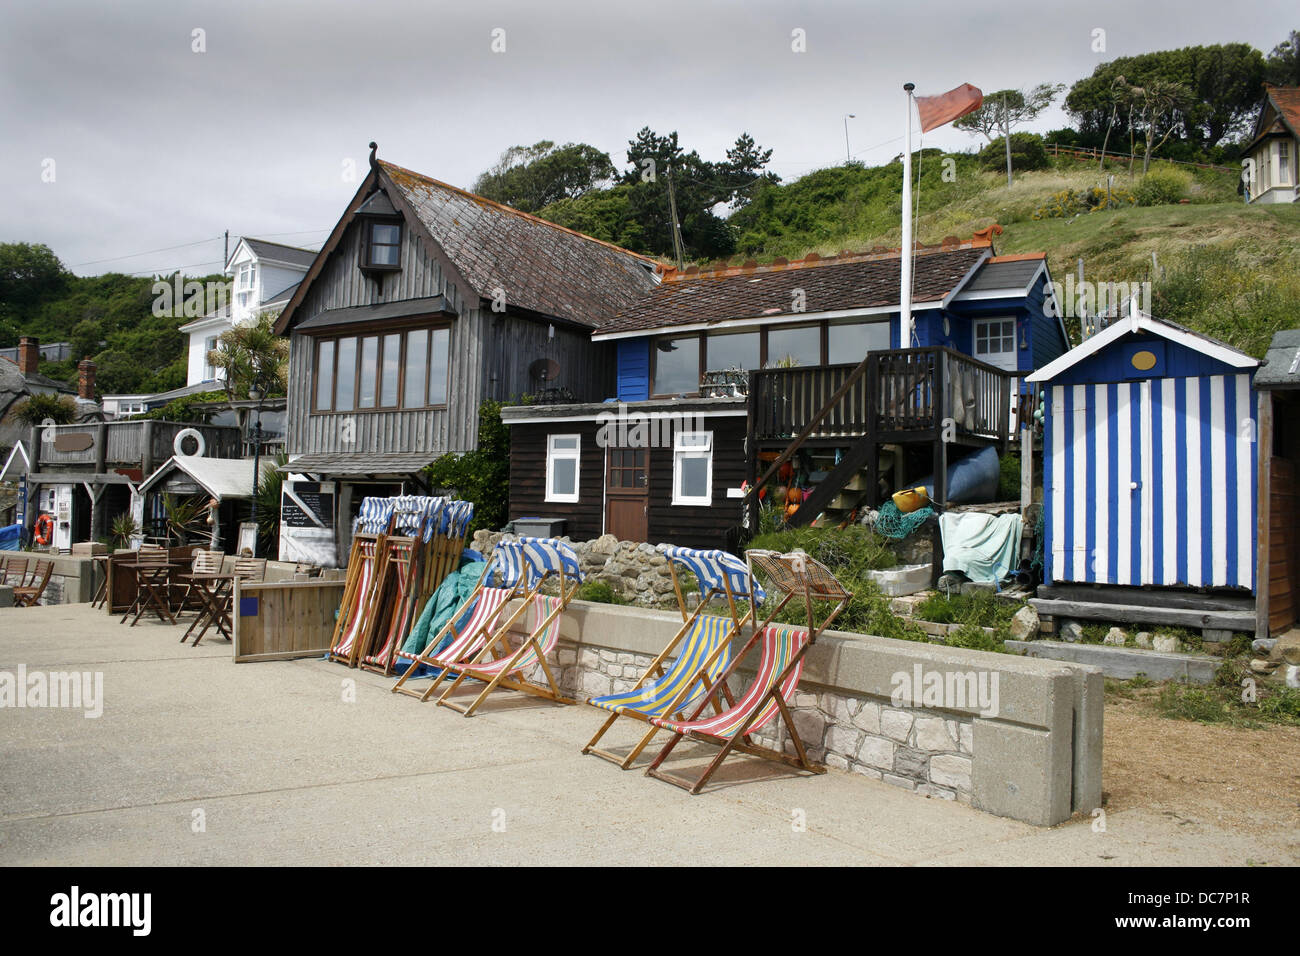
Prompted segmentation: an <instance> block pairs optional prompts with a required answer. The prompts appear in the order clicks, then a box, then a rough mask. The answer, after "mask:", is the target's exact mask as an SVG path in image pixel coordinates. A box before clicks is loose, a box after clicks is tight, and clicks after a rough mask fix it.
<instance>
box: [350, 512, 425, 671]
mask: <svg viewBox="0 0 1300 956" xmlns="http://www.w3.org/2000/svg"><path fill="white" fill-rule="evenodd" d="M445 506H446V499H444V498H425V497H420V496H416V495H400V496H398V497H397V498H395V499H394V500H393V521H392V528H391V530H390V533H389V534H387V535H385V537H384V543H383V546H382V548H381V549H380V554H379V561H378V563H377V564H376V566H375V585H374V590H373V592H372V599H373V600H374V601H375V602H376V610H375V612H374V613H373V614H372V615H371V620H370V624H369V626H368V627H367V628H366V630H365V631H364V632H363V633H362V634H361V635H360V640H359V650H358V652H357V664H358V666H360V667H361V668H363V669H365V670H370V671H375V672H376V673H379V674H383V675H384V676H385V677H386V676H388V675H389V674H390V673H392V668H393V652H394V651H395V650H396V648H397V645H398V643H399V642H400V641H401V639H402V637H404V636H405V635H406V634H407V632H408V631H409V630H410V627H411V622H412V621H413V620H414V618H415V611H416V608H418V607H420V606H421V604H422V603H423V601H424V597H425V595H424V593H423V587H424V580H425V567H426V562H427V559H428V554H429V550H430V544H431V542H432V540H433V536H434V533H435V531H436V529H437V527H438V519H439V516H440V514H441V513H442V510H443V508H444V507H445Z"/></svg>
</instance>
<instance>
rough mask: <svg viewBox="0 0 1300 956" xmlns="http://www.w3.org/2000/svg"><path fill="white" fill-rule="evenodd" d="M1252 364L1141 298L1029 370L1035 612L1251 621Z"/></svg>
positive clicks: (1239, 625) (1222, 624) (1228, 626)
mask: <svg viewBox="0 0 1300 956" xmlns="http://www.w3.org/2000/svg"><path fill="white" fill-rule="evenodd" d="M1258 366H1259V362H1258V360H1256V359H1254V358H1251V357H1250V356H1249V355H1246V354H1245V353H1244V352H1240V351H1238V350H1237V349H1234V348H1232V347H1230V346H1228V345H1225V344H1224V343H1222V342H1218V341H1215V340H1213V339H1211V338H1208V337H1206V336H1203V335H1200V334H1197V333H1195V332H1192V331H1190V330H1188V329H1184V328H1182V327H1180V326H1177V325H1175V324H1173V323H1170V322H1163V321H1160V320H1158V319H1154V318H1152V317H1151V316H1149V315H1146V314H1144V313H1141V312H1138V311H1136V310H1133V311H1132V312H1131V314H1130V315H1129V316H1127V317H1125V318H1122V319H1119V320H1117V321H1116V322H1114V323H1113V324H1112V325H1110V326H1108V327H1107V328H1106V329H1105V330H1103V331H1101V332H1099V333H1097V334H1096V335H1093V336H1092V337H1090V338H1088V339H1086V340H1085V341H1084V342H1083V343H1082V344H1081V345H1079V346H1077V347H1075V348H1074V349H1072V350H1070V351H1069V352H1068V353H1066V354H1065V355H1063V356H1061V357H1060V358H1059V359H1057V360H1056V361H1054V362H1052V363H1050V364H1048V365H1047V366H1045V367H1044V368H1042V369H1040V370H1039V371H1037V372H1035V373H1034V374H1033V375H1031V376H1029V381H1030V382H1031V383H1035V384H1037V385H1038V386H1039V387H1041V388H1042V389H1043V392H1044V398H1045V401H1044V408H1045V411H1044V435H1043V448H1044V465H1043V474H1044V494H1043V498H1044V516H1043V521H1044V564H1045V570H1044V578H1045V582H1046V584H1047V585H1048V586H1047V587H1046V588H1040V590H1039V597H1040V600H1038V601H1036V602H1035V604H1036V606H1037V607H1038V610H1039V612H1040V614H1044V615H1047V616H1063V617H1092V618H1104V619H1111V620H1114V619H1117V618H1118V619H1124V620H1131V621H1134V622H1135V623H1167V624H1183V625H1188V626H1193V627H1202V628H1209V629H1213V630H1249V629H1253V625H1254V600H1253V595H1254V593H1255V569H1256V553H1255V548H1256V504H1255V502H1256V474H1257V469H1256V443H1255V436H1256V433H1257V417H1256V409H1255V392H1254V391H1253V390H1252V388H1251V382H1252V379H1253V377H1254V374H1255V370H1256V368H1257V367H1258ZM1115 604H1123V605H1126V607H1125V608H1124V609H1123V613H1122V614H1118V613H1117V612H1116V609H1115V606H1114V605H1115Z"/></svg>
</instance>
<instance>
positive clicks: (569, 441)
mask: <svg viewBox="0 0 1300 956" xmlns="http://www.w3.org/2000/svg"><path fill="white" fill-rule="evenodd" d="M551 447H553V448H555V449H557V450H560V449H569V450H570V451H572V450H574V449H576V448H577V447H578V436H577V435H554V436H552V438H551Z"/></svg>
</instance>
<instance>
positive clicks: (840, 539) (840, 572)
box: [749, 524, 898, 580]
mask: <svg viewBox="0 0 1300 956" xmlns="http://www.w3.org/2000/svg"><path fill="white" fill-rule="evenodd" d="M749 546H750V547H751V548H759V549H762V550H765V551H780V552H782V553H786V552H789V551H796V550H798V551H804V552H806V553H807V554H809V555H811V556H812V557H814V558H816V559H817V560H818V561H820V562H821V563H822V564H824V565H826V567H828V568H830V569H831V571H832V572H833V573H834V574H835V575H836V576H838V577H839V578H840V580H844V578H845V576H848V577H850V578H865V577H866V572H868V571H879V570H881V569H883V568H892V567H894V566H895V565H896V564H898V558H896V557H895V556H894V552H892V551H891V550H889V542H888V539H886V538H884V537H882V536H881V535H878V534H876V533H875V532H874V531H872V530H871V529H870V528H866V527H863V526H862V525H858V524H854V525H849V526H847V527H845V528H810V527H809V528H787V529H786V530H784V531H774V532H771V533H768V534H762V535H759V536H758V537H757V538H755V539H754V540H753V541H752V542H750V545H749Z"/></svg>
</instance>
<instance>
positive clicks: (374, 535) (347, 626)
mask: <svg viewBox="0 0 1300 956" xmlns="http://www.w3.org/2000/svg"><path fill="white" fill-rule="evenodd" d="M393 509H394V500H393V499H391V498H364V499H362V502H361V509H360V512H359V513H358V515H357V519H356V521H354V522H353V524H352V550H351V552H350V554H349V555H348V575H347V580H346V583H345V584H344V586H343V599H342V600H341V601H340V602H339V616H338V620H337V621H336V622H335V624H334V634H333V636H332V637H331V639H330V649H329V651H328V652H327V653H326V655H325V656H326V659H327V660H331V661H336V662H337V663H340V664H347V665H348V666H349V667H355V666H356V657H357V650H358V649H359V647H360V643H359V638H361V636H362V635H363V634H365V633H367V630H366V629H367V626H368V625H369V623H370V622H371V620H372V617H373V614H374V610H375V608H374V604H375V602H374V600H373V596H374V582H375V571H376V565H377V563H378V560H379V557H380V554H381V551H382V546H381V545H382V539H383V538H384V536H385V534H386V533H387V531H388V527H389V524H390V523H391V521H392V518H393Z"/></svg>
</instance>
